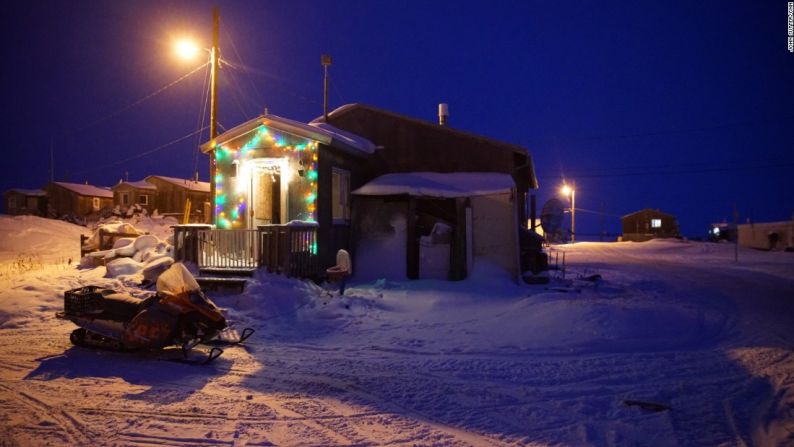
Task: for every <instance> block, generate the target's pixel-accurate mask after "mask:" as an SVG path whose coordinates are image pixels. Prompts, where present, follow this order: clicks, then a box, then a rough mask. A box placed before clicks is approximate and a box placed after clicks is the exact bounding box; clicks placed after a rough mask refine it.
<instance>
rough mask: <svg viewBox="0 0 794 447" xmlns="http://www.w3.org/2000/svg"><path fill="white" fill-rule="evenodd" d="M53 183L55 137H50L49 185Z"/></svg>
mask: <svg viewBox="0 0 794 447" xmlns="http://www.w3.org/2000/svg"><path fill="white" fill-rule="evenodd" d="M54 181H55V137H50V183H52V182H54Z"/></svg>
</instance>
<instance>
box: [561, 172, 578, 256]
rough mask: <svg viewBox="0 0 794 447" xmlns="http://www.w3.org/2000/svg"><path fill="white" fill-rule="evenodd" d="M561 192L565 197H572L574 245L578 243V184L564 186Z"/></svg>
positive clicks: (572, 240) (572, 239)
mask: <svg viewBox="0 0 794 447" xmlns="http://www.w3.org/2000/svg"><path fill="white" fill-rule="evenodd" d="M560 192H561V193H562V195H564V196H565V197H568V196H570V197H571V243H574V242H576V183H574V185H573V186H572V187H571V186H568V185H567V184H563V185H562V188H561V189H560Z"/></svg>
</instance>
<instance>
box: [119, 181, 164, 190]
mask: <svg viewBox="0 0 794 447" xmlns="http://www.w3.org/2000/svg"><path fill="white" fill-rule="evenodd" d="M121 185H129V186H132V187H133V188H138V189H157V187H156V186H154V185H152V184H151V183H149V182H147V181H146V180H138V181H137V182H119V183H117V184H115V185H113V186H112V187H111V189H112V188H116V187H117V186H121Z"/></svg>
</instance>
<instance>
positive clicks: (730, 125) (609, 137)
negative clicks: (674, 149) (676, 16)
mask: <svg viewBox="0 0 794 447" xmlns="http://www.w3.org/2000/svg"><path fill="white" fill-rule="evenodd" d="M792 120H794V116H779V117H776V118H770V119H766V120H745V121H735V122H732V123H721V124H715V125H711V126H700V127H688V128H680V129H661V130H651V131H646V132H637V133H630V134H617V135H593V136H584V137H565V136H562V137H560V136H556V135H555V136H552V137H548V138H542V139H537V140H534V141H535V144H537V143H539V142H541V141H552V142H556V141H557V139H558V138H559V139H563V140H565V141H573V142H576V141H602V140H622V139H629V138H642V137H654V136H663V135H676V134H686V133H694V132H707V131H711V130H721V129H730V128H736V127H752V126H758V125H765V124H770V123H777V122H785V121H792ZM529 141H530V142H531V141H533V140H529ZM541 144H542V143H541Z"/></svg>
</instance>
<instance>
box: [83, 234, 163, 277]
mask: <svg viewBox="0 0 794 447" xmlns="http://www.w3.org/2000/svg"><path fill="white" fill-rule="evenodd" d="M106 225H118V227H116V228H118V229H119V230H122V231H117V232H115V233H114V234H119V233H122V234H123V233H127V234H139V233H141V232H140V231H139V230H137V229H136V228H135V227H133V226H132V225H130V224H127V223H124V224H106ZM103 226H105V225H103ZM100 228H101V227H100ZM105 231H107V229H106V230H105ZM98 233H99V231H98V230H97V232H96V233H95V234H94V235H95V236H96V237H97V241H98V240H99V236H98ZM103 263H104V264H105V266H106V267H107V276H108V277H111V278H115V277H117V276H121V275H138V274H142V275H143V277H144V279H146V280H149V281H152V282H154V281H157V277H159V276H160V274H161V273H162V272H164V271H165V270H167V269H168V267H170V266H171V264H173V263H174V247H173V246H172V245H171V244H169V243H168V242H167V241H162V240H160V239H159V238H158V237H157V236H154V235H151V234H144V235H141V236H138V237H119V238H118V239H116V241H115V242H114V244H113V248H111V249H109V250H102V251H95V252H93V253H88V254H87V255H86V256H85V257H84V258H83V259H82V261H81V264H82V265H83V266H92V267H93V266H98V265H101V264H103Z"/></svg>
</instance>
